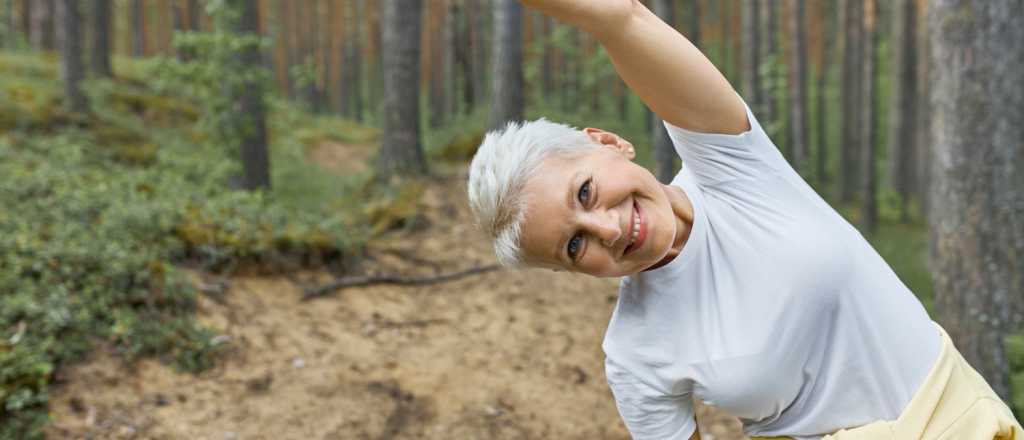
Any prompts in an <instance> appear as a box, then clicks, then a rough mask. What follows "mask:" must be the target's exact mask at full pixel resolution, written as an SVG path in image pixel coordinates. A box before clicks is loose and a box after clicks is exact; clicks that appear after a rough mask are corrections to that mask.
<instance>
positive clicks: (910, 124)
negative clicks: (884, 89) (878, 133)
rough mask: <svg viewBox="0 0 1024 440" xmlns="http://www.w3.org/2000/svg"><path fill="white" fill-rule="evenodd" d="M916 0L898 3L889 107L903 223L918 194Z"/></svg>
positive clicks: (892, 171)
mask: <svg viewBox="0 0 1024 440" xmlns="http://www.w3.org/2000/svg"><path fill="white" fill-rule="evenodd" d="M915 6H916V5H915V4H914V0H897V1H896V2H895V3H894V4H893V14H892V19H893V21H892V29H893V32H892V48H893V56H892V60H893V61H892V72H893V75H892V92H891V94H890V99H891V101H890V103H889V108H890V109H891V111H890V112H889V139H888V140H889V152H888V158H889V183H890V184H891V185H892V187H893V189H895V190H896V192H897V193H898V194H899V195H900V221H902V222H904V223H906V222H908V221H909V220H910V213H909V206H910V198H911V195H912V194H914V192H915V191H916V188H915V177H916V173H915V172H914V165H915V164H916V163H917V160H918V159H917V155H916V154H915V153H916V151H917V150H916V142H915V134H917V128H916V127H915V123H916V122H917V120H916V113H915V110H916V106H915V105H914V104H915V99H916V96H917V91H916V90H915V89H914V87H915V84H916V82H917V52H916V48H915V46H916V44H915V35H916V28H917V26H916V22H917V8H916V7H915Z"/></svg>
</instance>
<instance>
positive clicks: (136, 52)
mask: <svg viewBox="0 0 1024 440" xmlns="http://www.w3.org/2000/svg"><path fill="white" fill-rule="evenodd" d="M131 20H132V56H134V57H136V58H137V57H142V56H145V55H146V17H145V9H143V6H142V0H131Z"/></svg>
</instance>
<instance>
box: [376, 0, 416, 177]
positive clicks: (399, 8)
mask: <svg viewBox="0 0 1024 440" xmlns="http://www.w3.org/2000/svg"><path fill="white" fill-rule="evenodd" d="M380 4H381V7H382V8H383V12H384V16H383V23H382V24H383V26H382V27H383V29H382V35H381V40H382V41H381V44H382V46H381V50H382V51H383V54H382V55H383V57H384V59H383V67H384V115H383V116H384V123H383V126H382V130H381V132H382V133H383V134H382V135H381V148H380V154H379V155H378V156H377V173H378V177H380V178H382V179H387V178H389V177H391V176H392V175H396V174H399V175H401V174H410V173H412V174H423V173H426V171H427V164H426V161H425V160H424V157H423V147H422V144H421V139H420V125H419V124H420V112H419V105H416V103H418V102H419V96H420V44H419V36H420V24H421V23H420V22H421V20H420V17H421V15H422V11H423V2H422V1H421V0H382V1H381V2H380Z"/></svg>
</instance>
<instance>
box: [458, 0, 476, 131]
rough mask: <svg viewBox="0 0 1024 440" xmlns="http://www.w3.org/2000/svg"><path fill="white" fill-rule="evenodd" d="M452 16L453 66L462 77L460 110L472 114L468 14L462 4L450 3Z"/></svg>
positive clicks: (473, 92)
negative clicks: (453, 19) (453, 25)
mask: <svg viewBox="0 0 1024 440" xmlns="http://www.w3.org/2000/svg"><path fill="white" fill-rule="evenodd" d="M452 15H453V16H454V17H455V32H456V34H455V47H453V49H454V51H455V64H456V65H457V66H458V68H459V71H460V73H461V75H462V110H463V113H464V114H470V113H472V112H473V107H474V105H475V103H476V98H475V96H474V95H475V92H476V91H475V90H474V88H473V78H474V77H475V76H474V73H473V61H472V55H471V53H470V50H471V49H472V46H471V44H472V43H471V39H470V32H469V31H470V23H469V14H467V13H466V9H465V7H463V5H462V2H458V1H456V2H452Z"/></svg>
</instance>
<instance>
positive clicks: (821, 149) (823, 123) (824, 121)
mask: <svg viewBox="0 0 1024 440" xmlns="http://www.w3.org/2000/svg"><path fill="white" fill-rule="evenodd" d="M823 10H824V9H823ZM827 17H828V16H826V17H821V20H823V21H824V22H825V23H827V24H826V25H825V27H824V29H822V31H821V33H822V38H823V39H824V41H823V42H822V44H821V60H820V62H819V63H818V69H817V72H816V74H817V78H816V82H817V85H816V87H817V89H818V91H817V115H816V116H817V118H816V121H815V123H816V124H817V129H816V130H815V133H816V134H817V139H816V140H815V144H816V145H817V149H818V154H817V157H816V158H815V165H816V166H815V172H814V178H815V180H816V181H817V183H818V184H819V185H821V186H822V187H824V186H825V185H827V184H828V182H829V175H828V154H829V142H828V140H829V139H830V136H829V135H828V115H829V114H830V113H831V112H830V110H829V100H828V77H829V75H828V72H829V66H831V65H832V63H831V60H832V51H833V46H834V45H835V41H836V35H835V33H834V32H835V26H834V25H833V23H834V22H833V21H832V20H830V19H828V18H827Z"/></svg>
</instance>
